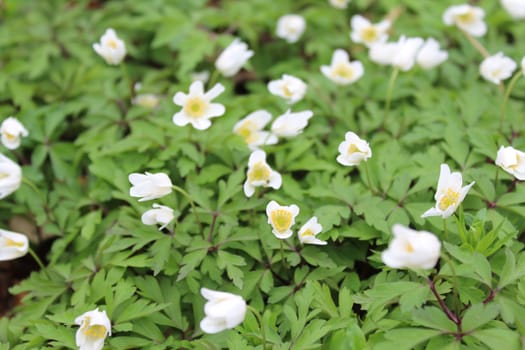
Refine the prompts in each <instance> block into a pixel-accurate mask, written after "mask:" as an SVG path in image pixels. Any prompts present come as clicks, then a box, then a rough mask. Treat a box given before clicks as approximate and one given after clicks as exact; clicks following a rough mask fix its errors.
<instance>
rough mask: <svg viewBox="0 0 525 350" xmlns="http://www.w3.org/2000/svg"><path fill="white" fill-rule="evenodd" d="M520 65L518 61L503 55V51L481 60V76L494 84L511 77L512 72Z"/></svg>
mask: <svg viewBox="0 0 525 350" xmlns="http://www.w3.org/2000/svg"><path fill="white" fill-rule="evenodd" d="M516 67H518V65H517V64H516V62H514V61H513V60H512V59H510V58H508V57H506V56H504V55H503V52H498V53H497V54H495V55H493V56H490V57H487V58H485V59H484V60H483V62H481V65H480V66H479V71H480V73H481V76H482V77H483V78H485V79H486V80H488V81H490V82H491V83H494V84H499V83H500V82H501V81H502V80H505V79H507V78H510V76H511V75H512V72H514V70H515V69H516Z"/></svg>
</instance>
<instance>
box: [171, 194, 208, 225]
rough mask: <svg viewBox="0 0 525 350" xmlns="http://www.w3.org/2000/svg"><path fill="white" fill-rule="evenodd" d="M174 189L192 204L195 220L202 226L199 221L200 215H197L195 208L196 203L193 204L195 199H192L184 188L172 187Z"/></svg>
mask: <svg viewBox="0 0 525 350" xmlns="http://www.w3.org/2000/svg"><path fill="white" fill-rule="evenodd" d="M172 188H173V189H174V190H175V191H177V192H179V193H180V194H182V195H183V196H184V197H186V199H187V200H188V201H189V202H190V205H191V209H192V210H193V212H194V213H195V220H197V223H198V224H199V225H201V221H200V220H199V214H198V213H197V208H196V207H195V203H194V202H193V199H191V196H190V194H189V193H188V192H186V191H184V190H183V189H182V188H180V187H179V186H176V185H172Z"/></svg>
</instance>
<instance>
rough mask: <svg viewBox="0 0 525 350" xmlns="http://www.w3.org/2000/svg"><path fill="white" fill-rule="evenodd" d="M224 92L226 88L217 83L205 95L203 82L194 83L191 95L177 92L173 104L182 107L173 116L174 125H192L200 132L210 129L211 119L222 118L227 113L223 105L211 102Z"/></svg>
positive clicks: (191, 87) (191, 86)
mask: <svg viewBox="0 0 525 350" xmlns="http://www.w3.org/2000/svg"><path fill="white" fill-rule="evenodd" d="M223 91H224V86H223V85H222V84H221V83H217V84H215V86H214V87H213V88H211V90H209V91H208V92H206V93H205V92H204V86H203V84H202V81H199V80H197V81H194V82H193V83H192V84H191V85H190V92H189V94H185V93H183V92H177V93H176V94H175V96H173V103H175V104H176V105H177V106H181V107H182V110H181V111H180V112H177V113H175V114H174V115H173V123H175V125H178V126H185V125H187V124H191V125H192V126H193V127H194V128H195V129H198V130H205V129H208V128H209V127H210V126H211V121H210V118H215V117H220V116H221V115H223V114H224V112H225V111H226V109H225V108H224V106H223V105H222V104H220V103H212V102H211V100H213V99H214V98H215V97H217V96H219V95H220V94H221V93H222V92H223Z"/></svg>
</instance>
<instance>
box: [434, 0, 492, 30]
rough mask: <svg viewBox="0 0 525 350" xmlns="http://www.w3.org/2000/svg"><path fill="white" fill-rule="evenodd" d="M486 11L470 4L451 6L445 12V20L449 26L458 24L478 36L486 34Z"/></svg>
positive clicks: (460, 27) (462, 28)
mask: <svg viewBox="0 0 525 350" xmlns="http://www.w3.org/2000/svg"><path fill="white" fill-rule="evenodd" d="M483 17H485V11H483V9H482V8H480V7H477V6H471V5H469V4H463V5H455V6H450V7H449V8H447V9H446V10H445V12H444V13H443V22H444V23H445V24H446V25H447V26H451V25H456V26H457V27H459V29H461V30H463V31H465V32H467V33H468V34H470V35H472V36H476V37H480V36H483V35H485V33H486V32H487V24H486V23H485V22H484V21H483Z"/></svg>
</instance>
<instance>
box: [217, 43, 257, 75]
mask: <svg viewBox="0 0 525 350" xmlns="http://www.w3.org/2000/svg"><path fill="white" fill-rule="evenodd" d="M252 56H253V51H250V50H248V45H247V44H246V43H244V42H242V41H241V40H240V39H239V38H236V39H235V40H234V41H233V42H232V43H231V44H230V45H229V46H228V47H227V48H226V49H224V51H223V52H222V53H221V54H220V55H219V57H218V58H217V60H216V61H215V67H216V68H217V69H218V70H219V71H220V72H221V73H222V75H224V76H225V77H231V76H234V75H235V74H237V72H238V71H239V70H240V69H241V68H242V66H244V64H245V63H246V61H248V59H249V58H250V57H252Z"/></svg>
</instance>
